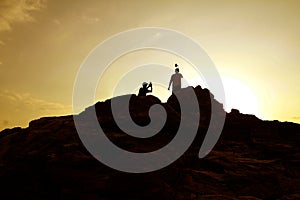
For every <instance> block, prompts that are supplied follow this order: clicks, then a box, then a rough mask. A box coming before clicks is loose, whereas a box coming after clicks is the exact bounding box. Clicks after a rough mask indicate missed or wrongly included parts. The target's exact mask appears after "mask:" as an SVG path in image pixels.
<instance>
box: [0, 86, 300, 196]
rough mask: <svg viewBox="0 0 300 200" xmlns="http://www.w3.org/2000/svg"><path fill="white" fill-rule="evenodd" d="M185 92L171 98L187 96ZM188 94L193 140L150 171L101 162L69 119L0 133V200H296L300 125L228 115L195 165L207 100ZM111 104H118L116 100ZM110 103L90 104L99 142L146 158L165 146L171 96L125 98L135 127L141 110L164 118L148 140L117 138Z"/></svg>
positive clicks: (175, 111) (172, 119)
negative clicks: (192, 100) (156, 107)
mask: <svg viewBox="0 0 300 200" xmlns="http://www.w3.org/2000/svg"><path fill="white" fill-rule="evenodd" d="M186 91H187V90H186V89H183V90H181V91H180V92H179V95H181V96H183V97H184V98H189V97H188V96H186V95H187V94H186ZM194 91H195V93H196V95H197V98H198V101H199V106H200V112H201V114H200V122H199V123H200V124H199V129H198V135H197V137H196V138H195V140H194V142H193V144H192V145H191V147H190V148H189V149H188V150H187V151H186V153H185V154H184V155H183V156H182V157H181V158H180V159H178V160H177V161H175V162H174V163H172V164H171V165H169V166H168V167H166V168H163V169H161V170H158V171H155V172H149V173H144V174H131V173H124V172H119V171H116V170H113V169H111V168H109V167H107V166H105V165H103V164H101V163H100V162H99V161H97V160H96V159H95V158H93V157H92V156H91V155H90V154H89V153H88V151H87V150H86V149H85V147H84V146H83V145H82V143H81V141H80V139H79V137H78V134H77V132H76V129H75V126H74V121H73V116H62V117H44V118H41V119H38V120H34V121H32V122H30V123H29V127H28V128H25V129H22V128H13V129H6V130H4V131H2V132H0V147H1V148H0V192H1V198H2V199H64V200H66V199H78V200H79V199H91V200H94V199H95V200H96V199H222V200H223V199H251V200H256V199H286V200H288V199H300V169H299V167H300V163H299V159H300V148H299V144H300V141H299V139H300V125H299V124H294V123H289V122H278V121H262V120H260V119H258V118H257V117H255V116H253V115H244V114H241V113H239V111H238V110H232V112H231V113H226V120H225V125H224V129H223V132H222V135H221V138H220V139H219V141H218V143H217V145H216V146H215V147H214V149H213V150H212V151H211V152H210V154H209V155H208V156H206V157H205V158H203V159H199V158H198V152H199V148H200V146H201V144H202V140H203V138H204V136H205V134H206V131H207V129H208V125H209V122H210V114H211V101H210V98H213V95H212V94H211V93H210V92H209V91H208V90H207V89H202V88H201V87H200V86H198V87H196V88H194ZM115 98H118V99H119V100H120V101H122V98H123V97H122V96H120V97H115ZM110 102H111V100H107V101H105V102H98V103H96V105H95V108H96V112H97V116H98V120H99V123H100V125H101V127H102V128H103V130H104V131H105V133H106V135H107V137H109V138H110V140H111V141H113V142H114V143H115V144H116V145H118V146H119V147H122V148H124V149H127V150H129V151H133V152H150V151H153V150H156V149H159V148H161V147H163V146H165V145H166V144H167V143H168V142H170V141H171V140H172V139H173V137H174V136H175V134H176V132H177V130H178V127H179V124H180V112H181V111H180V107H179V105H178V101H177V100H176V98H175V96H173V95H172V96H171V97H170V98H169V99H168V101H167V102H166V103H161V101H160V100H159V99H158V98H156V97H154V96H151V95H150V96H147V97H137V96H135V95H134V96H132V98H131V101H130V106H129V108H130V114H131V116H132V119H133V120H134V121H135V122H136V123H137V124H139V125H147V124H148V123H149V122H150V118H149V116H148V111H149V108H150V106H151V105H153V104H161V105H162V106H163V107H164V108H165V110H166V112H167V116H168V117H167V120H166V124H165V126H164V127H163V129H162V130H161V131H160V132H159V133H158V134H157V135H155V136H153V137H151V138H148V139H141V138H134V137H131V136H128V135H127V134H125V133H123V132H122V131H121V130H120V129H119V128H118V127H117V126H116V123H115V121H114V120H113V117H112V112H111V109H110ZM212 103H213V104H215V106H216V108H217V113H219V114H220V115H221V114H222V113H223V114H224V112H225V111H224V110H223V106H222V104H220V103H218V102H217V101H216V100H212ZM91 109H92V107H90V108H87V109H86V110H85V111H84V112H83V113H81V115H84V114H86V113H88V112H90V111H91ZM124 109H125V108H124ZM122 112H123V110H122V109H120V113H119V114H120V116H122ZM195 115H199V113H197V112H193V111H192V110H191V117H192V116H195ZM154 116H156V113H154ZM125 120H126V119H125ZM128 120H129V119H128ZM83 126H86V127H88V126H89V124H88V123H87V124H84V125H83ZM187 126H188V125H187Z"/></svg>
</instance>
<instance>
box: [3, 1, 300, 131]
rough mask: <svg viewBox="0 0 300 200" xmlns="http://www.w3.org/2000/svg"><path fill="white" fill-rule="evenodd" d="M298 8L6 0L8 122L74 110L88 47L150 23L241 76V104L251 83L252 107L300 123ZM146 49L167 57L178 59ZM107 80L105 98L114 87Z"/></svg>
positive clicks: (231, 79)
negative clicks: (78, 77)
mask: <svg viewBox="0 0 300 200" xmlns="http://www.w3.org/2000/svg"><path fill="white" fill-rule="evenodd" d="M299 9H300V1H297V0H295V1H290V0H285V1H282V0H280V1H277V0H272V1H270V0H268V1H263V0H252V1H241V0H224V1H221V0H218V1H213V0H211V1H200V0H195V1H175V0H172V1H164V0H160V1H141V0H136V1H131V0H128V1H113V0H110V1H99V0H85V1H79V0H52V1H50V0H49V1H44V0H19V1H17V0H0V106H1V108H0V130H1V129H4V128H5V127H14V126H23V127H26V126H27V125H28V122H29V121H31V120H32V119H36V118H39V117H41V116H49V115H65V114H70V113H71V112H72V106H71V105H72V91H73V83H74V81H75V77H76V73H77V71H78V70H79V67H80V65H81V63H82V62H83V60H84V58H85V57H86V56H87V55H88V53H89V52H90V51H91V50H92V49H93V48H94V47H95V46H96V45H97V44H99V43H100V42H102V41H103V40H105V39H106V38H108V37H110V36H112V35H113V34H117V33H119V32H122V31H125V30H128V29H131V28H137V27H145V26H147V27H149V26H154V27H163V28H169V29H174V30H177V31H179V32H182V33H184V34H185V35H187V36H189V37H191V38H193V39H194V40H195V41H197V42H198V43H199V44H200V45H201V46H202V47H204V48H205V50H206V52H207V53H208V55H209V56H210V57H211V59H212V60H213V61H214V63H215V65H216V67H217V69H218V70H219V73H220V75H221V76H222V78H223V79H224V80H227V81H225V83H224V84H225V89H226V87H231V86H230V85H236V86H237V87H236V88H230V89H227V91H231V93H227V95H230V96H231V97H233V98H232V99H233V100H234V101H232V102H231V103H232V104H234V105H236V107H237V108H239V109H241V111H243V109H246V108H247V105H242V104H243V102H242V103H241V100H242V98H241V99H240V103H239V101H238V99H239V96H238V95H237V96H234V95H235V93H234V91H237V92H238V91H240V92H241V91H245V90H247V91H248V92H246V94H245V95H246V96H247V95H248V94H253V95H254V98H256V100H257V108H255V107H253V112H252V113H255V114H256V115H258V116H259V117H260V118H262V119H278V120H281V121H294V122H298V123H299V122H300V105H299V100H300V87H299V85H300V76H299V75H300V56H299V55H300V38H299V35H300V20H299V19H300V12H299ZM147 55H148V58H153V59H154V61H156V62H163V64H164V65H167V66H171V65H173V64H174V62H177V60H176V58H175V57H172V56H171V55H160V56H157V53H156V54H155V55H152V54H151V52H150V53H149V54H147ZM151 56H152V57H151ZM128 58H130V55H129V56H128V57H127V60H129V59H128ZM156 58H157V60H155V59H156ZM141 61H143V60H141ZM180 62H181V64H182V65H183V66H184V63H183V61H180ZM124 63H126V64H127V65H129V64H132V63H130V61H127V62H124ZM124 63H123V64H124ZM181 70H182V73H183V74H184V67H182V68H181ZM186 73H187V72H186ZM184 75H185V74H184ZM168 79H169V77H167V78H166V84H167V82H168V81H169V80H168ZM113 80H114V77H112V81H113ZM237 83H240V84H239V85H237ZM107 85H108V86H107V87H108V88H107V90H106V91H103V92H102V93H101V92H100V95H99V96H98V97H99V99H105V98H109V97H110V95H111V94H110V88H109V84H107ZM137 87H138V85H137ZM245 88H246V89H245ZM130 92H131V91H130ZM160 94H162V95H166V93H165V91H162V92H161V93H160ZM245 95H243V96H245ZM253 95H252V96H251V95H250V96H249V98H250V97H253ZM249 98H248V99H249ZM253 101H254V100H253ZM253 101H251V102H253ZM234 105H232V106H234ZM251 106H253V105H249V107H250V108H251ZM251 109H252V108H251ZM251 109H250V110H244V112H248V113H251Z"/></svg>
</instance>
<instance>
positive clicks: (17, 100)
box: [0, 91, 71, 113]
mask: <svg viewBox="0 0 300 200" xmlns="http://www.w3.org/2000/svg"><path fill="white" fill-rule="evenodd" d="M0 98H5V99H6V100H8V101H9V102H10V103H12V104H13V105H15V107H16V108H17V109H29V110H39V111H47V112H48V111H51V112H52V113H55V112H56V111H66V110H70V108H71V106H66V105H63V104H61V103H57V102H50V101H46V100H43V99H39V98H35V97H33V96H32V95H31V94H30V93H21V94H20V93H16V92H11V91H4V92H0Z"/></svg>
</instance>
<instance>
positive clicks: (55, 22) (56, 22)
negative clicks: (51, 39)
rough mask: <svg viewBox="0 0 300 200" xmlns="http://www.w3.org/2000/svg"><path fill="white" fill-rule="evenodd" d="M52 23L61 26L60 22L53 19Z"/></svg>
mask: <svg viewBox="0 0 300 200" xmlns="http://www.w3.org/2000/svg"><path fill="white" fill-rule="evenodd" d="M52 22H53V23H54V24H57V25H61V21H59V20H58V19H54V20H53V21H52Z"/></svg>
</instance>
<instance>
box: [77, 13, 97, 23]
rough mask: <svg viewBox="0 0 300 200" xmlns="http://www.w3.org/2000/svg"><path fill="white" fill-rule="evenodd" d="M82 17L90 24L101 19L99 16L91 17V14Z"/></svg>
mask: <svg viewBox="0 0 300 200" xmlns="http://www.w3.org/2000/svg"><path fill="white" fill-rule="evenodd" d="M81 19H82V20H83V21H85V22H86V23H88V24H95V23H97V22H99V21H100V19H99V18H97V17H89V16H86V15H83V16H81Z"/></svg>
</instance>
